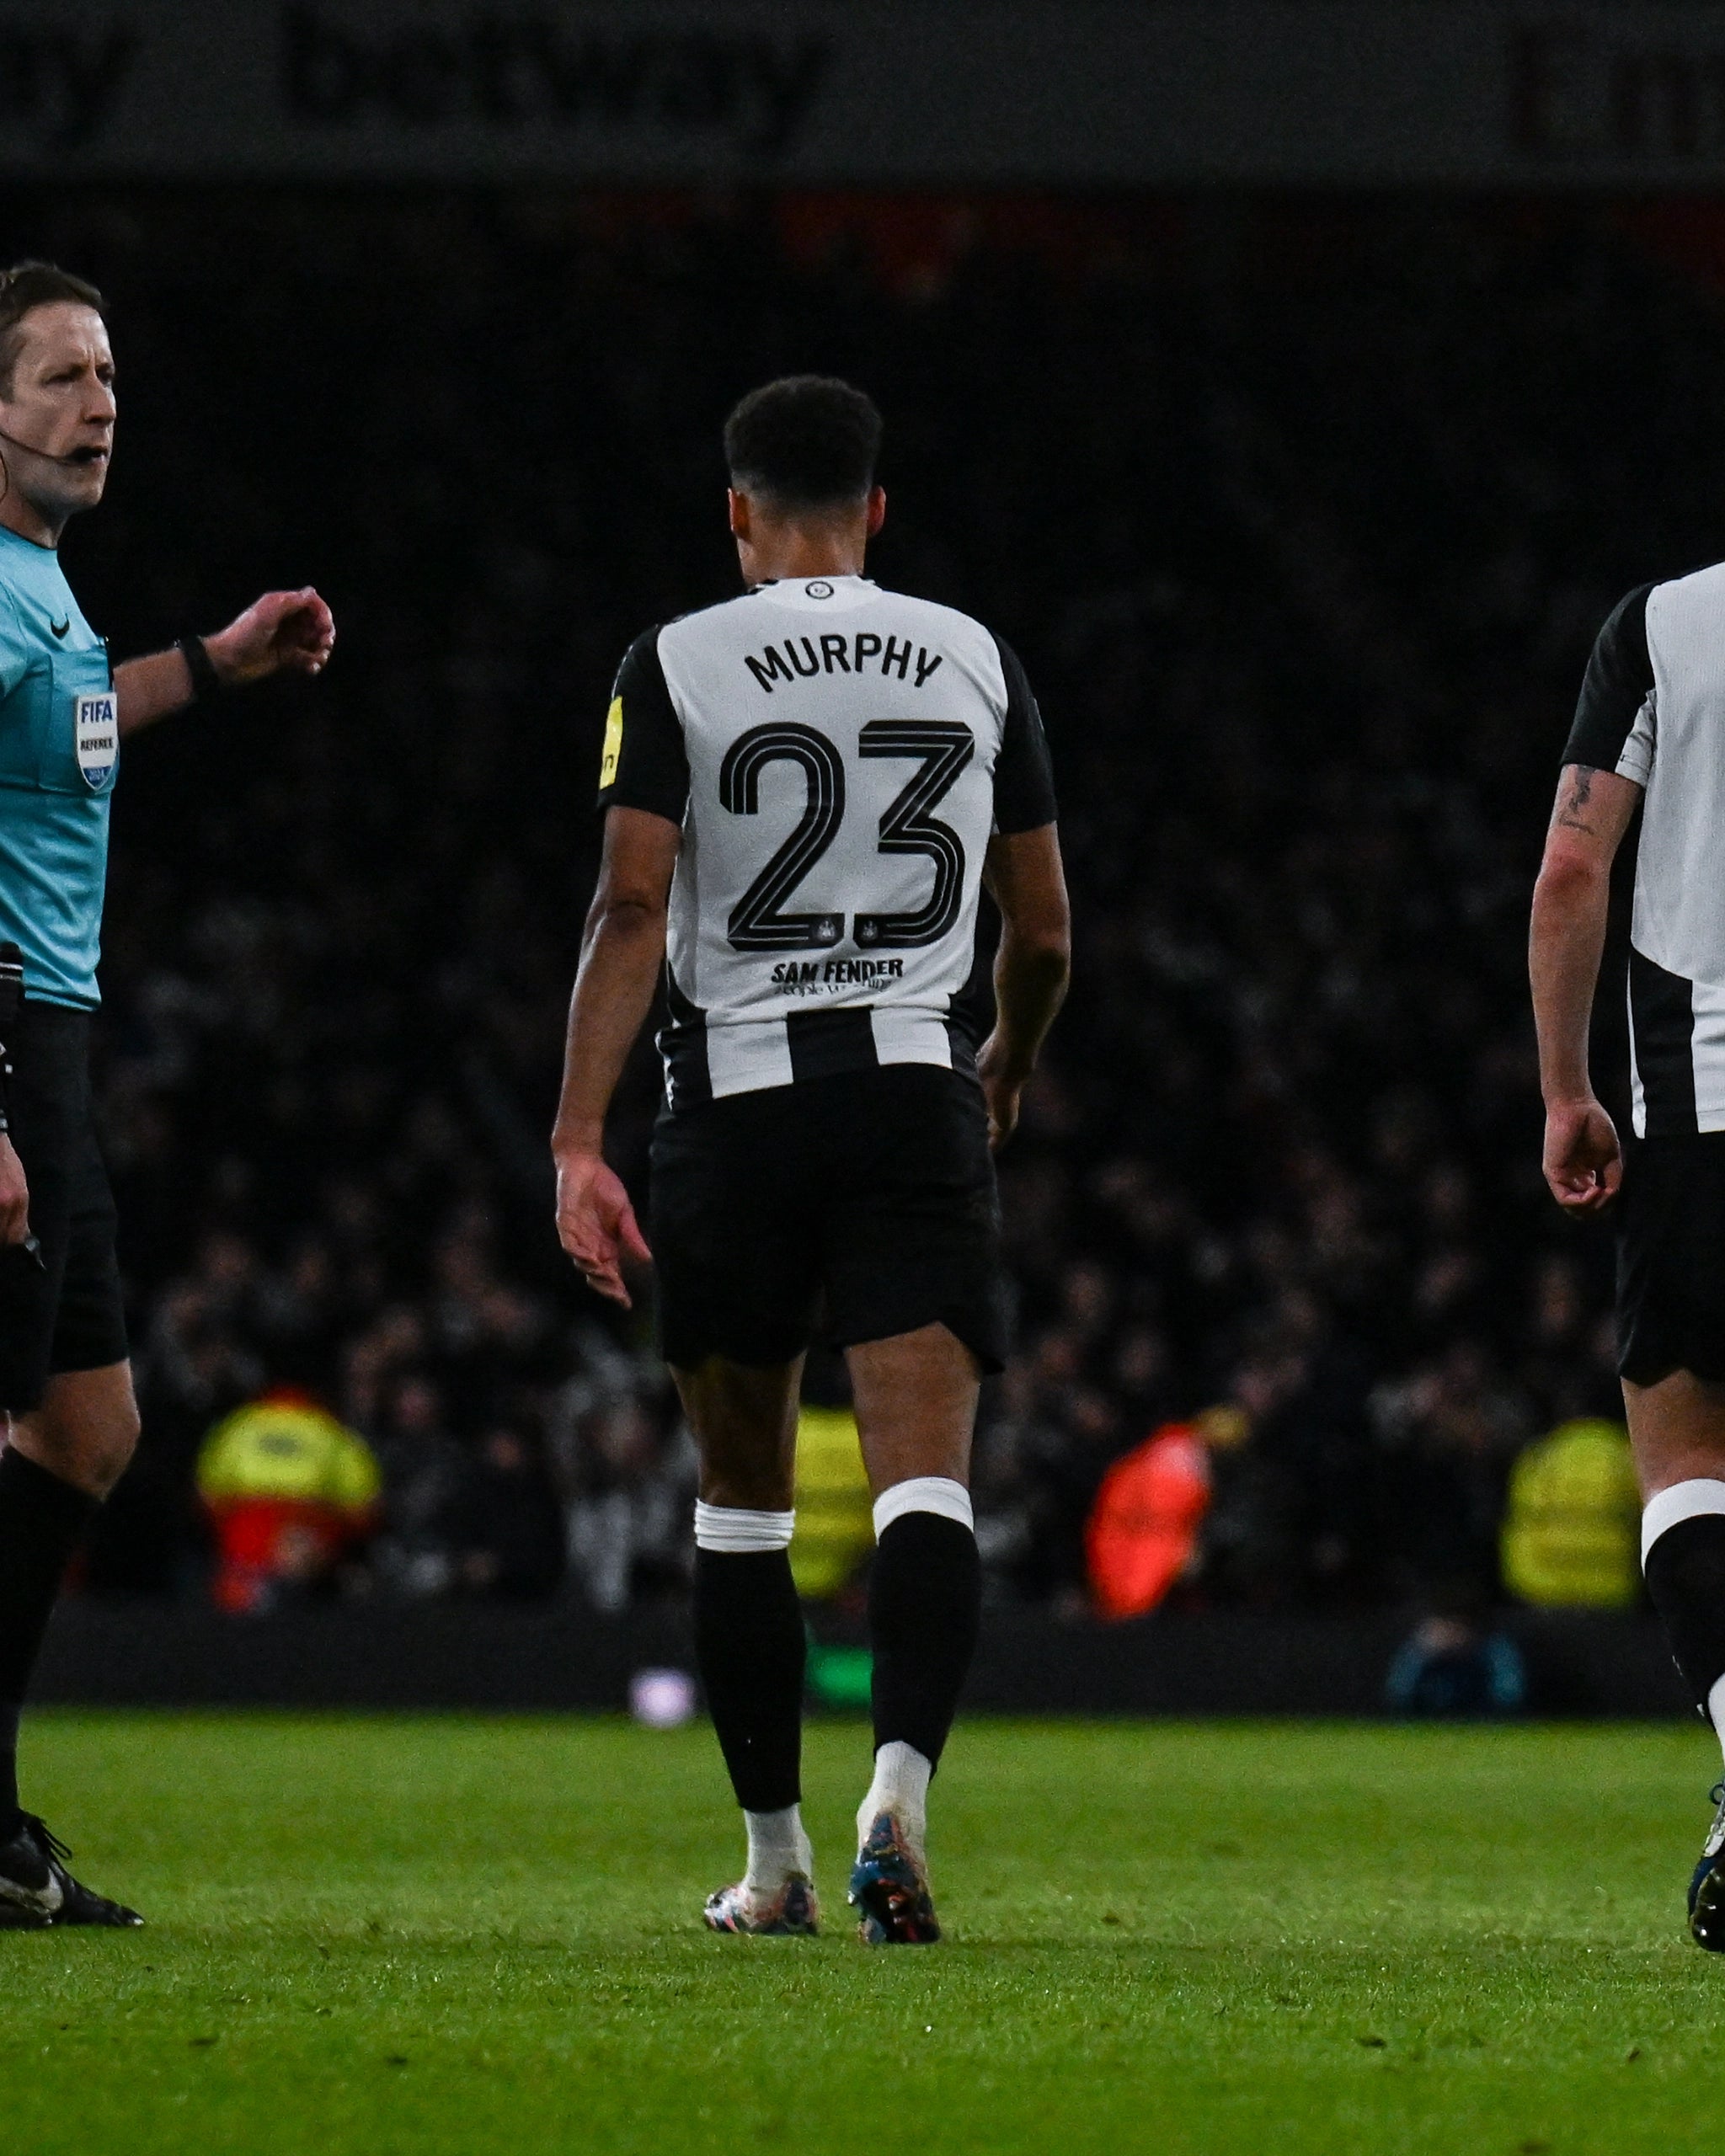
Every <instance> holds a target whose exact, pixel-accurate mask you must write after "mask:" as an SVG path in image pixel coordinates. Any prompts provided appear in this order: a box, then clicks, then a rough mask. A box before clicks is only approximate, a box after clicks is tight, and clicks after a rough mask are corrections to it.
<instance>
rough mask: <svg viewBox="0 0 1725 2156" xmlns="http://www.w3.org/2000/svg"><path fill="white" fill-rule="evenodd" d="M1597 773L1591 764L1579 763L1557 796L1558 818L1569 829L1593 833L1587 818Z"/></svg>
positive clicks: (1590, 834)
mask: <svg viewBox="0 0 1725 2156" xmlns="http://www.w3.org/2000/svg"><path fill="white" fill-rule="evenodd" d="M1594 776H1595V773H1594V767H1593V766H1592V765H1591V764H1577V765H1576V766H1574V769H1573V775H1572V776H1571V778H1570V781H1569V784H1568V785H1567V787H1565V788H1564V790H1563V792H1562V793H1561V794H1560V795H1559V796H1558V798H1557V821H1558V822H1559V823H1560V824H1562V825H1563V826H1564V828H1565V829H1566V830H1572V831H1585V832H1586V833H1587V834H1588V835H1589V837H1591V836H1592V835H1593V830H1594V827H1593V825H1591V824H1590V823H1589V821H1588V819H1587V807H1588V803H1589V800H1590V799H1591V798H1592V796H1593V790H1594Z"/></svg>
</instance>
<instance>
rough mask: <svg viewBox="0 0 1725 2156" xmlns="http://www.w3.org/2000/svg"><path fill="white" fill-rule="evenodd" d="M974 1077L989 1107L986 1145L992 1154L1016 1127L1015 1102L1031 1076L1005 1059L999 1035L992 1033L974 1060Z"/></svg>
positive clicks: (1016, 1107)
mask: <svg viewBox="0 0 1725 2156" xmlns="http://www.w3.org/2000/svg"><path fill="white" fill-rule="evenodd" d="M976 1075H977V1076H978V1077H979V1078H980V1080H981V1081H982V1097H983V1099H984V1101H985V1102H986V1103H987V1106H988V1145H989V1150H990V1151H991V1152H992V1153H998V1152H999V1150H1001V1146H1002V1145H1005V1144H1006V1142H1007V1139H1009V1138H1010V1137H1011V1136H1012V1133H1013V1132H1014V1131H1015V1130H1016V1129H1017V1128H1018V1103H1019V1101H1020V1100H1021V1099H1022V1098H1023V1092H1024V1088H1025V1086H1027V1085H1028V1084H1029V1082H1030V1073H1029V1072H1028V1070H1018V1069H1017V1067H1016V1066H1015V1065H1012V1064H1011V1063H1009V1062H1008V1061H1007V1052H1006V1049H1005V1048H1004V1046H1003V1045H1002V1043H1001V1037H1000V1035H999V1034H998V1033H991V1034H990V1035H989V1037H988V1038H987V1039H986V1040H985V1042H984V1043H982V1051H981V1053H980V1054H979V1055H978V1057H977V1059H976Z"/></svg>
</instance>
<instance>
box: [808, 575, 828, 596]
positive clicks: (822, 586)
mask: <svg viewBox="0 0 1725 2156" xmlns="http://www.w3.org/2000/svg"><path fill="white" fill-rule="evenodd" d="M803 590H804V593H805V595H807V596H808V597H809V598H810V599H830V598H831V597H832V586H831V585H830V584H829V583H828V582H827V581H826V579H825V577H816V579H814V583H813V584H804V586H803Z"/></svg>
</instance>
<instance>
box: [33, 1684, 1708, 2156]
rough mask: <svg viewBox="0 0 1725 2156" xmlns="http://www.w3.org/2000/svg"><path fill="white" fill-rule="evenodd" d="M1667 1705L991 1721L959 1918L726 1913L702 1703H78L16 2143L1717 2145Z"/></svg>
mask: <svg viewBox="0 0 1725 2156" xmlns="http://www.w3.org/2000/svg"><path fill="white" fill-rule="evenodd" d="M1709 1750H1710V1748H1709V1747H1708V1746H1707V1745H1706V1743H1705V1742H1704V1741H1703V1740H1702V1738H1701V1737H1699V1736H1698V1735H1696V1734H1694V1733H1691V1732H1688V1731H1685V1730H1682V1729H1671V1728H1665V1727H1658V1728H1650V1729H1645V1728H1635V1729H1616V1728H1609V1729H1599V1728H1593V1729H1585V1730H1577V1729H1515V1730H1503V1731H1434V1730H1418V1729H1409V1730H1402V1729H1388V1728H1365V1729H1362V1728H1353V1727H1337V1726H1311V1725H1300V1726H1266V1725H1249V1726H1240V1725H1221V1726H1217V1725H1181V1724H1166V1723H1165V1724H1121V1725H1113V1726H1094V1725H1068V1726H1059V1725H1055V1726H1050V1725H1047V1724H1037V1725H1029V1724H1013V1723H1005V1722H1001V1723H992V1724H990V1723H984V1724H980V1725H972V1726H969V1727H967V1728H965V1729H964V1730H962V1731H961V1732H960V1734H959V1737H958V1738H957V1739H956V1740H955V1742H954V1746H953V1751H952V1753H950V1755H949V1758H948V1766H947V1768H946V1769H945V1770H944V1772H943V1775H942V1778H941V1782H940V1785H939V1787H938V1790H937V1796H938V1808H937V1820H936V1841H935V1857H936V1875H935V1883H936V1887H937V1892H938V1894H939V1899H940V1906H941V1910H942V1914H943V1918H944V1919H946V1921H947V1923H948V1927H949V1930H950V1935H951V1936H950V1940H949V1941H948V1944H946V1945H943V1946H941V1947H938V1948H936V1949H932V1950H929V1951H915V1950H902V1951H895V1952H887V1953H879V1952H874V1953H870V1952H868V1951H865V1950H864V1949H863V1948H862V1947H860V1946H859V1945H857V1944H856V1943H855V1940H854V1939H853V1938H852V1936H851V1935H850V1932H849V1929H848V1926H847V1925H846V1923H845V1921H844V1911H843V1856H844V1854H845V1848H846V1826H847V1823H848V1820H849V1816H850V1812H851V1810H852V1806H854V1803H855V1801H856V1797H857V1794H858V1791H859V1786H860V1782H859V1778H860V1776H861V1774H862V1772H863V1764H864V1758H865V1752H866V1745H865V1740H864V1737H863V1732H862V1731H861V1729H860V1728H859V1727H857V1726H854V1725H830V1726H825V1727H822V1728H819V1729H817V1730H816V1731H815V1732H814V1733H813V1736H812V1738H811V1743H810V1757H809V1794H810V1804H809V1812H810V1816H811V1820H812V1824H813V1826H814V1830H815V1833H816V1838H817V1847H818V1848H819V1849H820V1852H821V1854H822V1860H823V1865H824V1870H823V1875H822V1883H823V1885H824V1886H825V1891H826V1896H827V1908H828V1916H829V1931H828V1935H826V1936H825V1938H823V1939H821V1940H814V1941H811V1940H719V1939H714V1938H711V1937H708V1935H705V1934H703V1933H702V1931H700V1930H699V1929H697V1927H696V1924H695V1921H694V1919H695V1917H696V1913H697V1909H698V1906H699V1903H700V1900H701V1897H702V1894H703V1892H705V1891H706V1890H707V1889H708V1888H709V1887H713V1886H715V1885H717V1884H718V1882H719V1881H721V1880H722V1879H723V1878H725V1877H728V1876H733V1874H734V1870H735V1868H736V1867H735V1857H736V1854H737V1849H736V1844H737V1833H736V1827H735V1821H734V1815H733V1814H731V1813H729V1812H728V1810H727V1807H726V1802H725V1801H724V1798H723V1797H722V1796H721V1790H720V1784H719V1778H718V1768H717V1763H716V1759H715V1757H714V1755H713V1748H712V1741H711V1737H710V1736H709V1734H708V1732H706V1731H705V1730H704V1729H700V1728H697V1729H693V1730H690V1731H686V1732H681V1733H679V1734H677V1735H675V1736H655V1735H651V1734H649V1733H646V1732H638V1731H636V1730H633V1729H632V1728H629V1727H628V1726H624V1725H622V1724H620V1723H614V1722H604V1721H597V1722H594V1721H540V1720H533V1721H522V1720H507V1721H479V1720H477V1719H472V1718H451V1719H447V1720H439V1719H424V1720H419V1719H416V1720H411V1721H385V1720H345V1719H312V1718H296V1719H289V1718H283V1717H274V1716H271V1717H252V1716H248V1717H237V1716H231V1717H218V1716H204V1717H195V1716H173V1717H170V1716H146V1715H131V1716H120V1715H77V1716H72V1715H65V1716H43V1717H41V1718H40V1719H39V1720H38V1721H36V1722H35V1724H34V1726H33V1733H32V1734H31V1735H30V1737H29V1741H28V1743H27V1765H28V1769H29V1785H30V1795H31V1796H32V1799H33V1801H35V1802H37V1803H39V1804H40V1805H41V1806H43V1808H44V1809H45V1811H46V1812H48V1814H49V1816H50V1817H51V1819H52V1820H53V1821H54V1822H55V1824H56V1826H58V1827H59V1828H61V1831H62V1832H63V1833H66V1834H67V1836H68V1837H69V1838H71V1839H72V1841H74V1842H75V1843H76V1844H77V1850H78V1857H79V1869H80V1870H82V1871H83V1874H84V1875H85V1876H88V1878H89V1879H90V1880H91V1881H93V1883H94V1884H95V1885H97V1886H99V1887H104V1888H106V1889H108V1890H109V1891H112V1892H121V1893H125V1894H126V1895H129V1896H131V1897H133V1898H135V1899H136V1901H137V1902H138V1903H140V1904H141V1905H142V1907H143V1908H144V1909H145V1911H146V1913H147V1915H148V1916H149V1918H150V1919H151V1921H150V1925H149V1928H148V1929H147V1930H145V1931H142V1932H138V1933H132V1934H117V1935H116V1934H77V1933H67V1934H61V1933H54V1932H49V1933H44V1934H35V1935H24V1934H0V1989H3V1993H4V1999H5V2009H4V2015H3V2020H0V2031H3V2034H0V2148H3V2149H4V2150H5V2151H6V2152H8V2156H41V2153H42V2152H48V2151H55V2152H59V2151H65V2152H67V2156H152V2153H153V2152H156V2151H163V2152H166V2151H169V2150H172V2151H174V2152H176V2156H180V2152H184V2156H216V2152H223V2151H232V2150H245V2151H248V2152H249V2151H257V2152H259V2156H263V2153H264V2152H269V2156H299V2153H300V2152H307V2153H308V2156H310V2153H311V2152H315V2156H346V2153H347V2152H350V2151H351V2152H355V2156H359V2152H366V2156H373V2153H374V2152H376V2153H377V2156H391V2153H392V2152H395V2151H402V2152H407V2151H412V2152H414V2156H442V2153H443V2152H448V2153H449V2156H457V2152H459V2156H489V2152H491V2151H493V2150H495V2151H498V2152H510V2156H538V2152H542V2151H545V2152H549V2151H552V2150H556V2151H558V2152H562V2151H570V2150H582V2151H585V2150H602V2151H610V2150H628V2151H632V2152H633V2151H639V2152H642V2156H647V2153H648V2152H652V2156H676V2152H680V2151H682V2150H686V2149H702V2150H705V2149H713V2150H731V2149H755V2148H765V2149H775V2148H783V2149H786V2150H798V2151H802V2150H810V2151H819V2152H823V2156H824V2152H828V2151H832V2152H850V2151H857V2152H863V2151H867V2152H868V2156H881V2152H882V2151H891V2150H896V2149H899V2148H904V2149H906V2150H913V2151H917V2152H921V2151H946V2150H960V2149H962V2150H967V2151H968V2150H975V2151H979V2152H980V2151H989V2152H991V2156H998V2153H1000V2152H1017V2151H1021V2150H1023V2151H1031V2150H1034V2151H1038V2152H1046V2151H1056V2152H1060V2156H1065V2152H1068V2151H1076V2150H1092V2149H1097V2150H1101V2149H1108V2150H1111V2151H1121V2152H1125V2151H1150V2152H1153V2156H1183V2152H1188V2151H1189V2152H1203V2156H1218V2153H1219V2152H1231V2151H1235V2150H1241V2151H1244V2150H1252V2151H1254V2152H1256V2151H1268V2150H1272V2149H1274V2151H1276V2152H1284V2151H1287V2152H1305V2151H1313V2152H1316V2151H1322V2152H1323V2156H1348V2152H1353V2151H1355V2150H1359V2151H1373V2152H1377V2151H1396V2150H1402V2149H1410V2150H1422V2151H1424V2150H1430V2151H1444V2152H1465V2153H1466V2156H1490V2153H1491V2152H1499V2151H1501V2152H1503V2156H1514V2152H1519V2151H1538V2150H1544V2149H1550V2150H1551V2151H1552V2152H1553V2153H1554V2156H1583V2152H1597V2156H1629V2153H1630V2152H1634V2151H1640V2150H1648V2151H1653V2150H1658V2151H1661V2152H1669V2151H1672V2150H1683V2149H1690V2148H1696V2149H1700V2148H1706V2147H1711V2146H1712V2143H1713V2142H1714V2140H1715V2139H1716V2137H1717V2133H1716V2128H1715V2125H1714V2121H1716V2120H1717V2116H1718V2115H1719V2111H1720V2109H1721V2106H1722V2100H1725V2043H1722V2041H1721V2028H1722V2025H1725V1957H1720V1958H1719V1959H1718V1960H1715V1959H1714V1958H1713V1957H1710V1956H1704V1955H1702V1954H1701V1953H1699V1952H1697V1951H1696V1950H1695V1949H1694V1948H1693V1947H1691V1946H1690V1945H1689V1944H1688V1943H1687V1941H1686V1940H1685V1936H1684V1933H1683V1929H1682V1923H1681V1908H1680V1899H1681V1893H1682V1888H1683V1884H1684V1881H1685V1877H1686V1876H1687V1872H1688V1869H1689V1865H1690V1862H1691V1860H1692V1859H1693V1856H1694V1853H1695V1849H1696V1844H1697V1842H1698V1839H1699V1836H1700V1833H1701V1829H1702V1828H1703V1826H1704V1824H1705V1822H1706V1805H1705V1801H1704V1790H1705V1785H1706V1781H1707V1780H1708V1778H1709V1774H1710V1771H1711V1769H1713V1768H1716V1767H1717V1757H1716V1756H1715V1757H1712V1758H1710V1756H1709Z"/></svg>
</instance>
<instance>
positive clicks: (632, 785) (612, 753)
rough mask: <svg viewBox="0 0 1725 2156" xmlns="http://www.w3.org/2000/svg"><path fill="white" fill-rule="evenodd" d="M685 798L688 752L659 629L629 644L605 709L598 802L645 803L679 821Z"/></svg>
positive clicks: (640, 806) (637, 805) (607, 806)
mask: <svg viewBox="0 0 1725 2156" xmlns="http://www.w3.org/2000/svg"><path fill="white" fill-rule="evenodd" d="M688 803H689V756H688V750H687V749H686V747H685V745H684V742H683V729H682V726H681V723H680V721H679V720H678V718H677V715H676V707H674V706H673V704H672V702H671V700H670V688H669V687H668V686H667V685H666V682H665V668H664V666H663V665H662V664H661V663H660V657H659V631H658V630H657V629H649V630H648V632H647V633H646V634H645V635H644V636H639V637H637V638H636V639H635V641H634V642H633V643H632V644H631V645H630V646H629V648H628V652H627V653H626V654H625V655H624V658H623V663H622V665H621V666H620V667H619V668H618V669H617V685H616V686H615V687H614V688H613V689H612V691H611V709H610V711H609V712H607V713H606V720H605V748H604V752H603V754H602V755H601V759H600V766H599V806H600V807H601V809H649V810H650V811H651V812H652V814H654V815H655V816H664V817H665V818H667V819H669V820H670V822H671V823H673V824H681V822H682V820H683V812H684V810H685V809H686V808H687V807H688Z"/></svg>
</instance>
